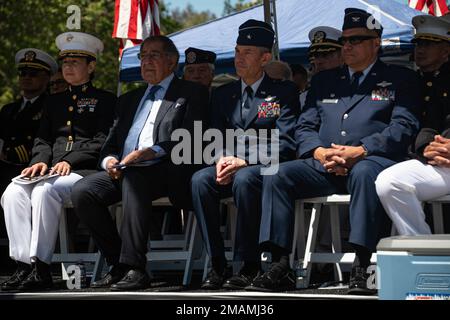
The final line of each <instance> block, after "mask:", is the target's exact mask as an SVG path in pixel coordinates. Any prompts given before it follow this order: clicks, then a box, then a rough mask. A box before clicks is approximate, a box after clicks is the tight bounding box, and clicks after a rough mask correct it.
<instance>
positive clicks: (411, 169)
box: [375, 160, 450, 235]
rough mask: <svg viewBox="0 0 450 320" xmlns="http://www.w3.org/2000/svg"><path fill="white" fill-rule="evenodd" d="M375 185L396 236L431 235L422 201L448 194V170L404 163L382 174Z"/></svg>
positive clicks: (418, 163) (416, 162)
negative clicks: (396, 233) (393, 226)
mask: <svg viewBox="0 0 450 320" xmlns="http://www.w3.org/2000/svg"><path fill="white" fill-rule="evenodd" d="M375 184H376V188H377V193H378V196H379V198H380V201H381V203H382V204H383V207H384V209H385V210H386V213H387V214H388V215H389V217H390V218H391V219H392V222H393V223H394V225H395V228H396V229H397V231H398V232H399V234H400V235H418V234H431V230H430V227H429V225H428V224H427V223H426V222H425V213H424V211H423V207H422V202H423V201H428V200H432V199H434V198H438V197H441V196H444V195H446V194H449V193H450V168H444V167H439V166H432V165H429V164H424V163H422V162H420V161H418V160H408V161H404V162H400V163H398V164H395V165H393V166H392V167H389V168H387V169H386V170H384V171H382V172H381V173H380V174H379V175H378V177H377V180H376V181H375Z"/></svg>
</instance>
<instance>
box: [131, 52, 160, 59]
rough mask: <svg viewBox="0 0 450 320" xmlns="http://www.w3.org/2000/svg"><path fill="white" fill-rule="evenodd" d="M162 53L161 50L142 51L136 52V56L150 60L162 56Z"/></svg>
mask: <svg viewBox="0 0 450 320" xmlns="http://www.w3.org/2000/svg"><path fill="white" fill-rule="evenodd" d="M163 55H164V53H162V52H158V51H155V52H150V53H144V54H141V53H140V52H139V53H138V54H137V57H138V59H139V60H146V59H151V60H158V59H160V58H161V57H162V56H163Z"/></svg>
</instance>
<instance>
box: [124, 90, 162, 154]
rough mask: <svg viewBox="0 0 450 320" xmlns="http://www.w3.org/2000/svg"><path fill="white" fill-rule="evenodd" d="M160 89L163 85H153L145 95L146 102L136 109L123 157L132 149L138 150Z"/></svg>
mask: <svg viewBox="0 0 450 320" xmlns="http://www.w3.org/2000/svg"><path fill="white" fill-rule="evenodd" d="M159 89H161V86H152V87H151V88H150V91H149V93H148V95H147V97H145V100H144V102H143V103H142V105H141V106H140V108H139V109H138V111H136V115H135V116H134V120H133V124H132V125H131V128H130V130H129V131H128V136H127V139H126V140H125V145H124V147H123V153H122V158H123V157H125V156H127V155H128V154H129V153H131V152H132V151H134V150H136V148H137V146H138V143H139V136H140V135H141V131H142V128H144V125H145V122H146V121H147V118H148V115H149V114H150V110H151V109H152V105H153V101H155V94H156V92H157V91H158V90H159Z"/></svg>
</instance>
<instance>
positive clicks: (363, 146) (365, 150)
mask: <svg viewBox="0 0 450 320" xmlns="http://www.w3.org/2000/svg"><path fill="white" fill-rule="evenodd" d="M361 147H362V148H363V149H364V153H363V158H365V157H367V156H368V155H369V151H367V148H366V146H365V145H363V144H362V145H361Z"/></svg>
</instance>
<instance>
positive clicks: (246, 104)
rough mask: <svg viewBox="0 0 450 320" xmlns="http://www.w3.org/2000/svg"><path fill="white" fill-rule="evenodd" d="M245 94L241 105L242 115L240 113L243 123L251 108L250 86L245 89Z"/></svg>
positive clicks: (251, 93) (251, 91)
mask: <svg viewBox="0 0 450 320" xmlns="http://www.w3.org/2000/svg"><path fill="white" fill-rule="evenodd" d="M245 92H247V97H246V98H245V101H244V104H243V105H242V110H241V111H242V113H241V118H242V121H244V122H245V120H246V119H247V116H248V113H249V112H250V106H251V102H252V100H253V89H252V87H250V86H247V87H246V88H245Z"/></svg>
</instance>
